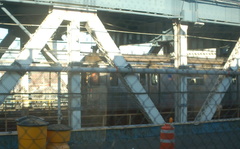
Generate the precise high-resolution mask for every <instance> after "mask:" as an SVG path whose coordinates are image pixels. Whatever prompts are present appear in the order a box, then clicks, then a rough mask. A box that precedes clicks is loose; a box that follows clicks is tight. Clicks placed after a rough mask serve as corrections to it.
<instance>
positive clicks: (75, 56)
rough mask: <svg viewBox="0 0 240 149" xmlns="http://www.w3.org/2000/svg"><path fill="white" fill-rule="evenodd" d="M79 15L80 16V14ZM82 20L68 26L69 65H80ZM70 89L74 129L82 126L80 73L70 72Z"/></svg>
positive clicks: (71, 122) (71, 118)
mask: <svg viewBox="0 0 240 149" xmlns="http://www.w3.org/2000/svg"><path fill="white" fill-rule="evenodd" d="M78 17H79V16H78ZM75 18H77V16H75ZM79 37H80V22H79V21H76V20H74V18H73V20H72V21H71V22H70V23H69V25H68V26H67V50H68V53H69V57H68V58H69V65H70V66H71V67H75V66H76V67H79V66H78V64H79V62H80V60H81V59H80V44H79ZM68 91H69V93H72V94H71V96H70V98H69V101H68V102H69V105H70V117H69V123H70V126H71V127H72V129H74V130H76V129H80V128H81V75H80V73H76V72H75V73H74V72H69V73H68Z"/></svg>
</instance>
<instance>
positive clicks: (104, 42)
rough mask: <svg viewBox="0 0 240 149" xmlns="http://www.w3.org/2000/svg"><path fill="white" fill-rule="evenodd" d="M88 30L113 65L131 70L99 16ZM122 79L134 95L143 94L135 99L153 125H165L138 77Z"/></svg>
mask: <svg viewBox="0 0 240 149" xmlns="http://www.w3.org/2000/svg"><path fill="white" fill-rule="evenodd" d="M86 28H87V30H88V32H89V33H90V34H91V35H92V37H93V38H94V40H95V41H96V43H97V44H98V47H99V48H100V50H101V51H102V52H103V53H105V54H106V58H107V59H108V61H109V63H110V64H112V65H113V66H115V67H116V68H124V67H125V68H126V67H127V68H129V69H131V66H130V64H129V63H127V62H126V60H125V59H124V57H123V56H122V55H121V54H120V50H119V49H118V47H117V46H116V44H115V43H114V41H113V40H112V38H111V36H110V35H109V34H108V32H107V30H106V29H105V27H104V26H103V24H102V22H101V21H100V19H99V18H98V17H97V15H94V16H92V17H90V19H89V21H88V22H87V24H86ZM120 77H121V78H120V79H121V80H122V81H123V83H124V84H125V87H126V88H127V89H129V91H131V92H133V93H142V94H135V97H136V100H137V102H138V103H139V104H140V106H141V108H142V109H143V111H144V113H145V114H146V116H147V117H148V118H149V119H150V120H151V122H152V123H153V124H163V123H165V121H164V119H163V118H162V116H161V114H160V113H159V111H158V110H157V108H156V107H155V105H154V103H153V102H152V100H151V99H150V97H149V96H148V94H147V93H146V91H145V89H144V88H143V86H142V85H141V83H140V82H139V80H138V78H137V76H135V75H130V74H128V75H126V76H124V77H122V76H120Z"/></svg>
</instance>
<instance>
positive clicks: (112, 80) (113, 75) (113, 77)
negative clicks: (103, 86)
mask: <svg viewBox="0 0 240 149" xmlns="http://www.w3.org/2000/svg"><path fill="white" fill-rule="evenodd" d="M109 79H110V85H111V86H118V76H117V74H116V73H110V78H109Z"/></svg>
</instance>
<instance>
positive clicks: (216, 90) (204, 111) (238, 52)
mask: <svg viewBox="0 0 240 149" xmlns="http://www.w3.org/2000/svg"><path fill="white" fill-rule="evenodd" d="M239 60H240V38H239V39H238V42H237V43H236V45H235V47H234V49H233V50H232V53H231V54H230V56H229V57H228V60H227V62H226V63H225V65H224V67H223V69H224V70H229V71H237V70H238V68H239V64H240V63H239ZM231 82H232V77H231V76H229V75H225V76H219V77H218V79H217V81H216V83H215V85H214V86H213V88H212V90H211V92H210V93H209V95H208V96H207V99H206V100H205V102H204V103H203V106H202V107H201V109H200V111H199V112H198V114H197V116H196V118H195V121H209V120H211V119H212V118H213V116H214V114H215V112H216V110H217V107H218V106H219V104H220V103H221V101H222V99H223V97H224V95H225V93H226V91H227V90H228V88H229V86H230V84H231Z"/></svg>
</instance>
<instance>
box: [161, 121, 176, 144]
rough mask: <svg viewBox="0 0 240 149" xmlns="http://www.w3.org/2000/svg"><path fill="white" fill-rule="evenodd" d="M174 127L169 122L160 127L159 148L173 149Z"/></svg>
mask: <svg viewBox="0 0 240 149" xmlns="http://www.w3.org/2000/svg"><path fill="white" fill-rule="evenodd" d="M174 136H175V135H174V127H173V126H172V125H171V124H165V125H164V126H162V127H161V133H160V149H174V146H175V140H174Z"/></svg>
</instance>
